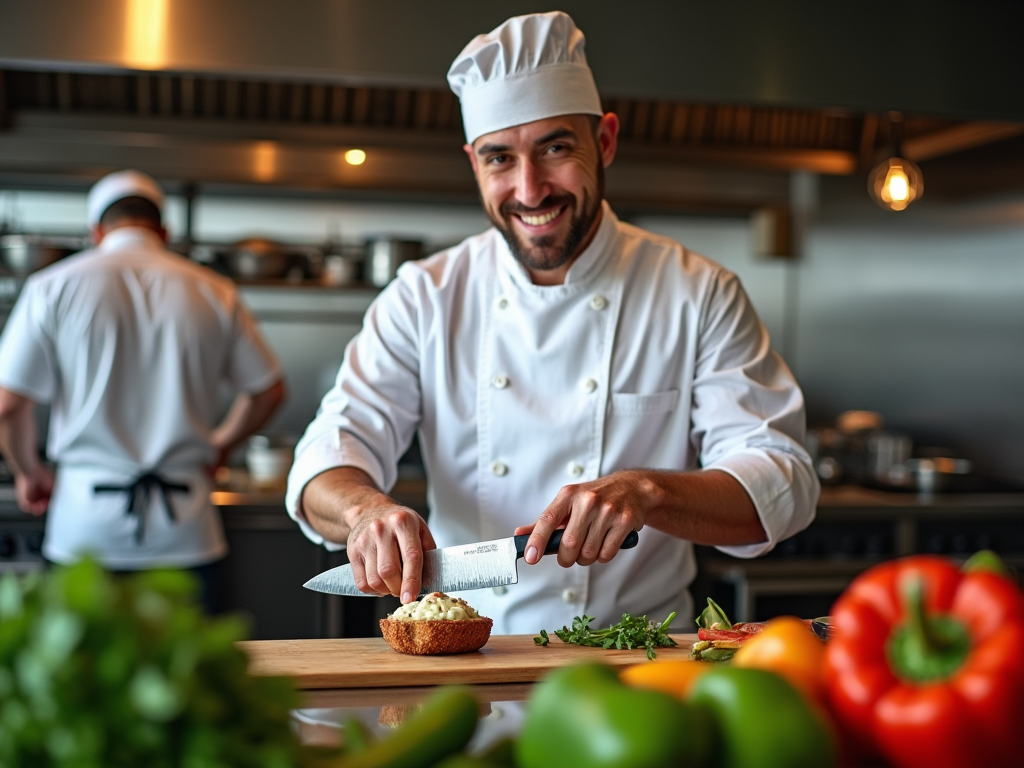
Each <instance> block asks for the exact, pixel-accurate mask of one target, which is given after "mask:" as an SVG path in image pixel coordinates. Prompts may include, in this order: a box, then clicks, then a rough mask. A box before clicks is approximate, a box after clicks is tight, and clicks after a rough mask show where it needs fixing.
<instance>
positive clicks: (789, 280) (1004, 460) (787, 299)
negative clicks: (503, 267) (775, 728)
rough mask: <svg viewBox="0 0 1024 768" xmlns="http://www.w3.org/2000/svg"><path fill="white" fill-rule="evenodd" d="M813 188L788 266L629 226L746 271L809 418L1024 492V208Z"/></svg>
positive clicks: (441, 215)
mask: <svg viewBox="0 0 1024 768" xmlns="http://www.w3.org/2000/svg"><path fill="white" fill-rule="evenodd" d="M816 186H817V195H816V198H815V199H813V200H811V201H810V205H811V207H810V210H809V214H808V215H809V218H808V223H807V229H806V232H805V234H804V241H803V247H802V253H801V255H800V256H799V257H798V258H796V259H793V260H785V259H763V258H759V257H756V256H754V255H753V247H752V240H751V231H750V227H749V224H748V221H747V219H746V218H742V217H709V216H705V217H687V216H665V215H658V216H653V215H651V216H634V217H632V218H631V221H633V222H634V223H636V224H638V225H640V226H643V227H646V228H648V229H651V230H652V231H655V232H658V233H661V234H665V235H669V236H671V237H674V238H677V239H678V240H680V241H681V242H683V243H685V244H686V245H687V246H689V247H690V248H692V249H693V250H696V251H698V252H701V253H704V254H706V255H708V256H710V257H712V258H714V259H716V260H718V261H719V262H721V263H722V264H723V265H725V266H726V267H728V268H729V269H731V270H733V271H734V272H736V273H737V274H738V275H739V276H740V278H741V280H742V281H743V284H744V285H745V287H746V289H747V291H748V293H749V294H750V296H751V298H752V300H753V302H754V305H755V306H756V308H757V310H758V313H759V314H760V315H761V317H762V319H763V320H764V322H765V324H766V325H767V327H768V329H769V332H770V333H771V335H772V339H773V345H774V346H775V348H776V349H777V350H779V351H780V352H781V353H782V354H783V356H784V357H785V358H786V360H787V362H788V363H789V364H790V367H791V368H793V370H794V372H795V373H796V374H797V376H798V378H799V380H800V382H801V384H802V385H803V388H804V391H805V393H806V396H807V400H808V409H809V416H810V419H811V421H812V422H818V423H822V422H826V421H829V420H831V419H833V418H834V417H835V416H836V415H837V414H838V413H840V412H842V411H844V410H848V409H870V410H877V411H879V412H881V413H882V414H883V416H884V417H885V418H886V421H887V425H888V426H890V427H892V428H894V429H902V430H906V431H908V432H910V433H911V434H912V436H913V437H914V438H915V442H916V443H918V444H923V445H940V446H944V447H947V448H950V449H952V450H954V451H959V452H960V453H962V454H963V455H964V456H966V457H968V458H970V459H972V460H974V461H975V463H976V465H977V466H978V468H979V469H980V470H982V471H984V472H986V473H989V474H992V475H995V476H999V477H1002V478H1006V479H1010V480H1013V481H1015V482H1018V483H1021V484H1024V405H1022V404H1021V397H1020V393H1021V392H1024V353H1022V351H1021V347H1022V346H1024V197H1022V198H1020V199H1002V200H994V201H989V202H985V203H952V202H947V201H943V200H935V199H930V198H929V197H928V196H927V194H926V195H925V197H924V199H922V200H921V201H920V202H919V203H916V204H915V205H914V206H912V207H911V208H910V209H908V210H907V211H904V212H902V213H900V214H894V213H891V212H888V211H883V210H881V209H879V208H878V207H877V206H875V205H874V204H873V203H872V202H871V201H870V200H868V198H867V195H866V193H865V190H864V188H863V186H864V185H863V182H862V180H861V179H860V178H859V177H849V178H828V177H827V178H822V179H820V180H819V183H818V184H817V185H816ZM12 197H13V198H14V199H15V202H14V203H12ZM84 201H85V197H84V195H81V194H63V193H61V194H57V193H44V192H17V193H14V192H11V191H7V192H0V215H3V214H4V212H5V211H7V212H9V211H11V210H12V208H13V209H15V210H16V214H15V216H16V219H17V221H18V222H19V223H20V224H21V225H22V226H24V227H25V228H29V229H38V230H45V231H77V230H81V229H82V226H83V222H84V216H85V203H84ZM183 211H184V207H183V203H182V201H181V200H180V199H177V198H173V199H172V200H171V202H170V205H169V223H170V228H171V230H172V234H180V232H181V231H182V226H183V221H184V214H183ZM8 218H11V216H10V215H8ZM0 220H2V219H0ZM195 222H196V237H197V239H200V240H203V239H207V240H216V241H229V240H232V239H235V238H236V237H241V236H243V235H249V234H254V233H257V232H259V233H262V234H265V235H270V236H273V237H277V238H280V239H284V240H291V241H295V242H310V243H315V242H321V241H323V240H324V239H326V238H327V237H329V236H338V235H339V234H340V236H341V237H342V238H343V239H345V240H350V241H359V240H361V239H362V238H365V237H367V236H369V235H373V234H393V235H405V236H415V237H419V238H421V239H424V240H426V241H427V242H428V243H430V244H431V245H432V246H434V247H440V246H443V245H445V244H448V243H452V242H456V241H458V240H459V239H461V238H463V237H465V236H467V235H470V234H474V233H476V232H479V231H480V230H481V229H483V228H484V227H485V226H486V225H487V222H486V219H485V218H484V216H483V214H482V213H481V211H480V209H479V208H478V207H477V206H475V205H473V206H471V205H441V204H438V205H417V204H398V203H386V202H377V203H369V202H368V203H360V202H355V201H341V202H339V201H332V200H326V199H323V198H319V199H270V198H245V197H212V196H211V197H200V198H198V200H197V204H196V210H195Z"/></svg>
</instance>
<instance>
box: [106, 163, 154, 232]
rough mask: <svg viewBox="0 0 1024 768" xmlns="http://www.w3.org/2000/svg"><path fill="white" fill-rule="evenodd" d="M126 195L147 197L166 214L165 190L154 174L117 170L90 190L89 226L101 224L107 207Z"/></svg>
mask: <svg viewBox="0 0 1024 768" xmlns="http://www.w3.org/2000/svg"><path fill="white" fill-rule="evenodd" d="M126 197H142V198H145V199H146V200H149V202H151V203H152V204H153V205H155V206H156V207H157V210H158V211H160V215H161V216H163V214H164V191H163V190H162V189H160V185H159V184H157V183H156V181H155V180H154V179H153V177H152V176H148V175H146V174H145V173H142V172H141V171H117V172H116V173H111V174H108V175H106V176H104V177H103V178H102V179H100V180H99V181H97V182H96V183H95V184H93V185H92V189H90V190H89V202H88V205H87V210H88V215H89V226H90V227H94V226H96V225H97V224H99V223H100V219H101V218H102V217H103V214H104V213H106V210H107V208H109V207H110V206H111V205H113V204H114V203H116V202H117V201H118V200H124V199H125V198H126Z"/></svg>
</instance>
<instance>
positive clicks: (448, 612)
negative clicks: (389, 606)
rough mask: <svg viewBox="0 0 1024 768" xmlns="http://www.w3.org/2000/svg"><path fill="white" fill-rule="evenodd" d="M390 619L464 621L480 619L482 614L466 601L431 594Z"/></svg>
mask: <svg viewBox="0 0 1024 768" xmlns="http://www.w3.org/2000/svg"><path fill="white" fill-rule="evenodd" d="M388 618H389V619H395V620H397V621H462V620H465V619H478V618H480V614H479V613H477V612H476V609H475V608H473V607H472V606H471V605H470V604H469V603H467V602H466V601H465V600H460V599H459V598H457V597H448V595H446V594H445V593H444V592H431V593H430V594H429V595H424V596H423V597H422V598H420V599H419V600H416V601H415V602H412V603H408V604H407V605H403V606H402V607H401V608H399V609H398V610H397V611H395V612H394V613H392V614H389V615H388Z"/></svg>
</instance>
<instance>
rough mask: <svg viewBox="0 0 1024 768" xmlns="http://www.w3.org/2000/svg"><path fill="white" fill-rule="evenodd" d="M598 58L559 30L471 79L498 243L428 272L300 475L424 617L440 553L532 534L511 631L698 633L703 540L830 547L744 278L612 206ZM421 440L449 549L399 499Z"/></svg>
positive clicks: (482, 62) (735, 546)
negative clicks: (632, 619) (435, 553)
mask: <svg viewBox="0 0 1024 768" xmlns="http://www.w3.org/2000/svg"><path fill="white" fill-rule="evenodd" d="M583 46H584V38H583V34H582V33H581V32H580V31H579V30H578V29H577V28H576V26H575V24H574V23H573V21H572V19H570V18H569V17H568V16H567V15H565V14H564V13H560V12H554V13H546V14H535V15H529V16H521V17H516V18H513V19H509V20H508V21H507V22H505V23H504V24H502V25H501V26H500V27H498V28H497V29H495V30H494V31H493V32H491V33H490V34H488V35H481V36H479V37H477V38H476V39H474V40H473V41H472V42H471V43H470V44H469V45H468V46H467V47H466V48H465V50H463V52H462V53H461V54H460V55H459V57H458V58H457V59H456V61H455V63H454V64H453V65H452V67H451V69H450V71H449V73H448V79H449V82H450V84H451V86H452V89H453V90H454V91H455V93H456V94H457V95H458V96H459V97H460V99H461V104H462V114H463V122H464V126H465V130H466V141H467V143H466V146H465V151H466V153H467V155H468V156H469V160H470V163H471V164H472V167H473V171H474V173H475V175H476V180H477V183H478V185H479V188H480V194H481V198H482V200H483V203H484V207H485V210H486V212H487V215H488V217H489V218H490V219H491V221H492V222H493V224H494V227H493V228H491V229H489V230H487V231H486V232H484V233H483V234H481V235H478V236H476V237H471V238H469V239H467V240H466V241H464V242H463V243H461V244H460V245H457V246H455V247H454V248H450V249H448V250H446V251H442V252H441V253H438V254H435V255H434V256H432V257H430V258H428V259H424V260H422V261H419V262H413V263H409V264H406V265H405V266H403V267H402V269H401V270H400V271H399V274H398V278H397V279H396V280H395V281H394V282H393V283H392V284H391V285H390V286H388V288H387V289H386V290H384V291H383V292H382V293H381V295H380V296H379V298H378V299H377V300H376V301H375V303H374V304H373V306H372V307H371V308H370V310H369V312H368V313H367V315H366V319H365V324H364V327H363V331H362V332H361V333H360V334H359V336H358V337H357V338H356V339H354V340H353V342H352V343H351V344H350V345H349V347H348V350H347V351H346V355H345V361H344V363H343V364H342V367H341V370H340V372H339V374H338V379H337V382H336V385H335V387H334V388H333V389H332V390H331V391H330V392H329V393H328V394H327V395H326V396H325V398H324V400H323V403H322V406H321V409H320V412H319V414H318V416H317V417H316V419H315V420H314V422H313V423H312V424H311V425H310V426H309V428H308V430H307V431H306V434H305V436H304V437H303V439H302V441H301V442H300V444H299V446H298V449H297V452H296V460H295V464H294V466H293V468H292V472H291V476H290V479H289V487H288V496H287V504H288V509H289V512H290V514H291V515H292V516H293V517H295V519H296V520H297V521H298V522H299V524H300V525H301V527H302V529H303V530H304V531H305V533H306V534H307V536H309V537H310V538H311V539H312V540H314V541H317V542H324V543H325V544H326V545H327V546H328V547H331V548H339V547H340V546H343V545H347V547H348V556H349V559H350V561H351V562H352V564H353V570H354V572H355V576H356V581H357V585H358V586H359V588H360V589H363V590H364V591H366V592H369V593H378V594H387V593H390V594H393V595H396V596H400V597H401V599H402V601H403V602H409V601H411V600H413V599H415V598H416V596H417V593H418V591H419V589H420V570H421V563H422V550H423V549H424V548H431V547H434V546H435V545H437V546H449V545H454V544H464V543H470V542H475V541H481V540H488V539H496V538H502V537H507V536H509V535H511V534H512V533H513V531H515V532H516V533H524V532H532V536H531V539H530V541H529V543H528V545H527V553H526V558H525V559H526V561H527V563H529V564H530V565H531V566H532V567H528V568H522V569H520V580H519V583H518V584H516V585H514V586H511V587H508V588H504V587H500V588H496V589H494V590H482V591H479V592H476V593H473V595H472V597H471V601H472V602H473V604H474V605H475V606H476V607H477V608H478V610H479V611H480V614H481V615H483V616H489V617H491V618H493V619H494V631H495V632H496V633H505V634H507V633H533V632H536V631H537V630H538V629H539V628H541V627H551V626H561V625H563V624H567V623H569V622H570V621H571V619H572V617H573V616H574V615H582V614H584V613H587V614H589V615H591V616H594V617H596V619H597V622H598V624H600V625H607V624H611V623H614V622H616V621H618V620H619V619H620V618H621V614H622V613H623V612H624V611H628V612H631V613H635V614H640V613H647V614H648V615H649V616H651V617H652V618H658V619H660V618H663V617H665V616H667V615H668V614H669V613H671V612H672V611H676V612H678V614H679V615H680V616H681V617H687V616H690V615H692V602H691V600H690V596H689V593H688V590H687V587H688V585H689V584H690V582H691V581H692V580H693V577H694V575H695V563H694V558H693V545H692V542H697V543H701V544H708V545H715V546H718V547H720V548H721V549H723V550H724V551H726V552H729V553H732V554H734V555H737V556H740V557H755V556H757V555H759V554H762V553H764V552H767V551H768V550H770V549H771V548H772V547H774V546H775V544H776V543H778V542H779V541H780V540H782V539H784V538H786V537H788V536H791V535H793V534H795V533H797V532H798V531H800V530H802V529H803V528H805V527H806V526H807V525H808V524H809V523H810V521H811V520H812V519H813V516H814V508H815V504H816V501H817V495H818V483H817V479H816V477H815V474H814V472H813V470H812V468H811V463H810V460H809V457H808V455H807V454H806V452H805V451H804V449H803V448H802V447H801V441H802V439H803V436H804V403H803V397H802V395H801V393H800V389H799V388H798V386H797V384H796V382H795V381H794V379H793V377H792V375H791V374H790V372H789V371H788V369H787V368H786V366H785V364H784V363H783V362H782V360H781V359H780V358H779V357H778V356H777V355H776V354H775V353H774V352H773V351H772V349H771V346H770V343H769V339H768V333H767V331H766V330H765V328H764V326H763V325H762V324H761V322H760V321H759V320H758V317H757V315H756V314H755V312H754V309H753V307H752V306H751V304H750V301H749V300H748V298H747V296H746V294H745V293H744V291H743V289H742V287H741V286H740V283H739V281H738V280H737V278H736V277H735V276H734V275H733V274H731V273H729V272H728V271H726V270H725V269H723V268H722V267H720V266H719V265H717V264H715V263H714V262H712V261H710V260H708V259H706V258H704V257H703V256H699V255H697V254H695V253H692V252H690V251H688V250H687V249H686V248H684V247H683V246H681V245H680V244H678V243H676V242H674V241H672V240H669V239H668V238H664V237H659V236H656V235H653V234H651V233H648V232H645V231H643V230H640V229H637V228H636V227H632V226H629V225H626V224H623V223H622V222H620V221H619V220H618V219H617V218H616V217H615V214H614V213H613V212H612V210H611V208H610V207H609V206H608V204H607V203H606V202H605V201H604V169H605V167H606V166H608V165H609V164H610V163H611V162H612V160H613V158H614V156H615V151H616V140H617V133H618V127H619V123H618V118H617V117H616V116H615V115H614V114H612V113H607V114H605V113H604V112H603V111H602V109H601V103H600V99H599V97H598V92H597V88H596V86H595V84H594V80H593V76H592V75H591V72H590V69H589V67H588V66H587V63H586V59H585V57H584V53H583ZM417 432H418V433H419V439H420V446H421V449H422V452H423V458H424V463H425V466H426V471H427V475H428V478H429V491H428V503H429V507H430V525H429V528H428V526H427V524H426V523H425V522H424V521H423V520H422V519H421V518H420V517H419V516H418V515H417V514H416V513H415V512H414V511H413V510H411V509H408V508H406V507H403V506H401V505H400V504H398V503H397V502H395V501H394V500H393V499H391V498H390V497H389V496H387V494H386V491H387V490H388V489H390V488H391V487H392V486H393V485H394V483H395V481H396V474H397V470H396V467H397V462H398V459H399V457H400V456H401V455H402V454H403V453H404V452H405V450H406V449H407V447H408V446H409V444H410V442H411V440H412V438H413V435H414V434H415V433H417ZM562 526H564V527H565V534H564V537H563V538H562V543H561V547H560V549H559V552H558V555H557V559H556V558H555V557H546V558H543V559H541V558H540V556H539V554H538V553H540V552H543V550H544V545H545V543H546V541H547V539H548V537H549V536H550V535H551V533H552V532H553V531H554V530H556V529H557V528H558V527H562ZM641 528H646V529H647V530H645V531H644V533H643V534H642V535H641V536H640V544H639V546H637V547H636V548H635V549H632V550H623V551H622V552H619V546H620V544H621V543H622V541H623V539H624V538H625V537H626V535H627V534H628V533H629V532H630V531H632V530H640V529H641ZM585 566H589V567H585Z"/></svg>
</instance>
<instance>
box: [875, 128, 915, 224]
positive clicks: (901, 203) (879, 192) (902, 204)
mask: <svg viewBox="0 0 1024 768" xmlns="http://www.w3.org/2000/svg"><path fill="white" fill-rule="evenodd" d="M889 126H890V127H889V131H890V134H889V141H890V149H889V154H890V157H889V158H888V159H887V160H883V161H882V162H881V163H879V164H878V165H876V166H875V168H874V170H873V171H871V174H870V175H869V176H868V192H870V193H871V197H872V198H873V199H874V201H875V202H876V203H878V204H879V205H880V206H881V207H882V208H886V209H887V210H890V211H902V210H903V209H904V208H906V207H907V206H908V205H910V204H911V203H912V202H914V201H915V200H916V199H917V198H919V197H920V196H921V195H922V194H923V193H924V177H923V176H922V175H921V169H920V168H918V167H917V166H916V165H915V164H914V163H912V162H910V161H909V160H906V159H904V158H902V157H900V144H901V143H902V138H903V115H901V114H899V113H898V112H892V113H890V115H889Z"/></svg>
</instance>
